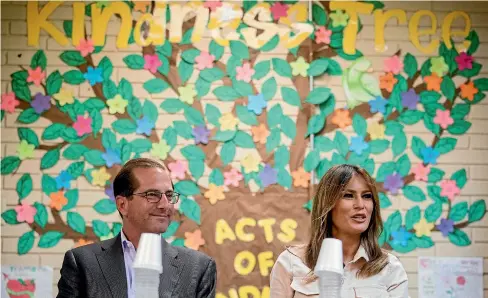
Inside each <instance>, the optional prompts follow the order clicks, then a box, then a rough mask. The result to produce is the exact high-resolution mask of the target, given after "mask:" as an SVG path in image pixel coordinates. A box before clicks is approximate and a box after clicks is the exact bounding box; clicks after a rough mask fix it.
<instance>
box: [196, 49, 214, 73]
mask: <svg viewBox="0 0 488 298" xmlns="http://www.w3.org/2000/svg"><path fill="white" fill-rule="evenodd" d="M214 61H215V56H214V55H212V54H209V53H208V52H205V51H202V52H201V53H200V55H198V56H197V57H196V58H195V62H196V64H197V66H196V67H197V69H198V70H204V69H205V68H212V67H213V62H214Z"/></svg>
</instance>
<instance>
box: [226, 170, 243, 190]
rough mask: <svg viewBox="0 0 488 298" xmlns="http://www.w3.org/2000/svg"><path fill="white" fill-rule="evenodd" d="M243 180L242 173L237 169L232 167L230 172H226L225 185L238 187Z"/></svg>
mask: <svg viewBox="0 0 488 298" xmlns="http://www.w3.org/2000/svg"><path fill="white" fill-rule="evenodd" d="M241 180H242V174H241V173H240V172H239V171H238V170H236V169H232V170H230V171H228V172H224V184H225V186H229V185H232V186H235V187H238V186H239V181H241Z"/></svg>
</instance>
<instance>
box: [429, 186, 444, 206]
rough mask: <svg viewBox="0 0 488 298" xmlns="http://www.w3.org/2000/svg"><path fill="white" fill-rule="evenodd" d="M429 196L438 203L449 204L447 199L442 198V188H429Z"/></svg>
mask: <svg viewBox="0 0 488 298" xmlns="http://www.w3.org/2000/svg"><path fill="white" fill-rule="evenodd" d="M427 194H428V195H429V197H430V198H431V199H432V200H433V201H434V202H436V203H439V204H443V203H447V202H448V201H447V198H446V197H442V196H441V188H440V186H437V185H429V186H427Z"/></svg>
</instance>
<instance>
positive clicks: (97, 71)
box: [83, 66, 103, 86]
mask: <svg viewBox="0 0 488 298" xmlns="http://www.w3.org/2000/svg"><path fill="white" fill-rule="evenodd" d="M83 77H85V79H86V80H88V82H89V83H90V85H91V86H93V85H95V84H96V83H101V82H103V78H102V69H101V68H93V67H91V66H88V69H87V71H86V72H85V73H84V74H83Z"/></svg>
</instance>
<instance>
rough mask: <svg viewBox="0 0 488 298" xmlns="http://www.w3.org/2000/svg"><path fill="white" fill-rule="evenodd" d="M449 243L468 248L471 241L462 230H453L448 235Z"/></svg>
mask: <svg viewBox="0 0 488 298" xmlns="http://www.w3.org/2000/svg"><path fill="white" fill-rule="evenodd" d="M448 238H449V241H451V243H452V244H454V245H457V246H468V245H471V240H470V239H469V236H468V235H467V234H466V233H465V232H464V231H462V230H459V229H454V232H452V233H449V235H448Z"/></svg>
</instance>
